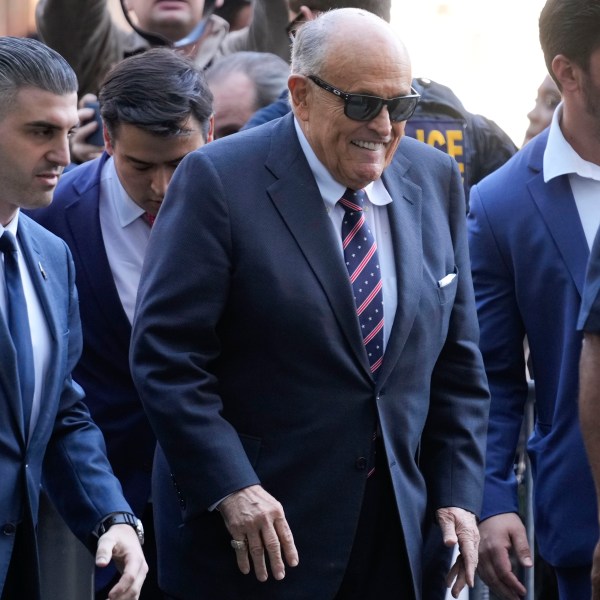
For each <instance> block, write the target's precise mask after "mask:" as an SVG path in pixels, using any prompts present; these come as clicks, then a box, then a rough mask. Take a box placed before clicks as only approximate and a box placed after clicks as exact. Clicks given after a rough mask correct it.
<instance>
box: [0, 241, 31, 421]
mask: <svg viewBox="0 0 600 600" xmlns="http://www.w3.org/2000/svg"><path fill="white" fill-rule="evenodd" d="M0 252H2V253H4V279H5V280H6V292H7V294H6V317H7V319H6V320H7V322H8V329H9V331H10V335H11V337H12V341H13V345H14V347H15V352H16V355H17V367H18V372H19V387H20V389H21V402H22V404H23V417H24V425H25V431H27V430H28V428H29V420H30V418H31V407H32V406H33V392H34V388H35V371H34V364H33V346H32V344H31V331H30V329H29V315H28V314H27V303H26V301H25V292H24V291H23V283H22V282H21V272H20V270H19V260H18V251H17V244H16V240H15V238H14V237H13V235H12V234H11V233H10V232H9V231H6V230H5V231H4V233H3V234H2V236H0Z"/></svg>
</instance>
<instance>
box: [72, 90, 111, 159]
mask: <svg viewBox="0 0 600 600" xmlns="http://www.w3.org/2000/svg"><path fill="white" fill-rule="evenodd" d="M95 100H96V96H94V94H86V95H85V96H83V98H81V100H80V101H79V109H78V110H77V115H78V116H79V123H80V126H79V127H78V128H77V130H76V131H75V133H73V135H72V136H71V138H70V144H69V145H70V150H71V160H72V161H73V162H76V163H84V162H86V161H88V160H92V159H94V158H98V157H99V156H100V155H101V154H102V151H103V150H104V146H93V145H92V144H88V143H87V142H86V139H87V138H88V137H89V136H90V135H92V133H94V131H96V130H97V129H98V124H97V123H96V121H95V120H94V109H93V108H89V107H88V108H86V107H85V106H84V105H85V103H86V102H94V101H95Z"/></svg>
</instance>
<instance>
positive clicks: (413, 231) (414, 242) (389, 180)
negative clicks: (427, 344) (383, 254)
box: [378, 155, 423, 386]
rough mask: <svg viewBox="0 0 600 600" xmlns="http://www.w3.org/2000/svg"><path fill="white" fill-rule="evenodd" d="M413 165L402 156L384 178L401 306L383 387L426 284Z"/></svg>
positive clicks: (386, 359) (384, 367) (387, 355)
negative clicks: (410, 176)
mask: <svg viewBox="0 0 600 600" xmlns="http://www.w3.org/2000/svg"><path fill="white" fill-rule="evenodd" d="M409 166H410V161H409V160H408V159H407V158H406V157H405V156H403V155H398V156H397V158H396V159H395V160H394V161H393V162H392V164H391V165H390V166H389V167H388V168H387V169H386V170H385V172H384V174H383V182H384V184H385V187H386V189H387V191H388V192H389V194H390V196H391V197H392V198H393V202H392V203H391V204H390V205H388V216H389V221H390V228H391V234H392V245H393V249H394V261H395V263H396V281H397V288H398V304H397V308H396V315H395V317H394V322H393V324H392V330H391V332H390V337H389V340H388V344H387V347H386V350H385V354H384V357H383V365H382V367H381V373H380V375H379V378H378V385H379V386H381V385H382V384H383V382H384V381H385V379H386V378H387V377H388V376H389V374H390V373H391V371H392V370H393V368H394V366H395V365H396V363H397V362H398V360H399V358H400V355H401V353H402V350H403V348H404V345H405V343H406V340H407V338H408V335H409V333H410V330H411V328H412V325H413V322H414V320H415V317H416V315H417V310H418V307H419V299H420V296H421V285H422V281H423V240H422V231H421V196H422V194H421V188H420V187H419V186H417V185H416V184H414V183H413V182H412V181H410V180H409V179H408V178H407V177H405V173H406V171H407V169H408V167H409Z"/></svg>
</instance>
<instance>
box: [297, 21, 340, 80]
mask: <svg viewBox="0 0 600 600" xmlns="http://www.w3.org/2000/svg"><path fill="white" fill-rule="evenodd" d="M329 14H331V13H323V14H322V15H320V16H319V17H317V18H316V19H314V20H312V21H308V22H307V23H305V24H304V25H302V27H300V28H299V29H298V32H297V33H296V36H295V37H294V43H293V44H292V60H291V71H292V73H294V74H296V75H313V74H318V73H320V72H321V67H322V66H323V63H324V62H325V57H326V55H327V39H328V38H329V36H330V35H331V34H332V33H333V31H334V29H335V26H334V24H332V23H331V20H330V19H328V18H327V16H328V15H329Z"/></svg>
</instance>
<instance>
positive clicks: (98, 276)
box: [31, 153, 156, 515]
mask: <svg viewBox="0 0 600 600" xmlns="http://www.w3.org/2000/svg"><path fill="white" fill-rule="evenodd" d="M107 159H108V155H107V154H106V153H104V154H103V155H102V156H101V157H100V158H98V159H96V160H93V161H90V162H88V163H85V164H83V165H81V166H79V167H77V168H75V169H73V170H71V171H69V172H68V173H66V174H65V175H63V177H61V180H60V183H59V185H58V187H57V189H56V192H55V194H54V200H53V201H52V204H50V206H48V207H47V208H44V209H39V210H35V211H32V213H31V216H32V217H33V218H34V219H35V220H36V221H37V222H38V223H40V224H41V225H43V226H44V227H46V228H47V229H49V230H50V231H52V232H53V233H55V234H56V235H58V236H59V237H61V238H62V239H63V240H64V241H65V242H66V243H67V245H68V246H69V249H70V250H71V253H72V255H73V260H74V262H75V271H76V284H77V290H78V292H79V299H80V312H81V325H82V329H83V352H82V355H81V359H80V360H79V363H78V364H77V366H76V367H75V369H74V371H73V377H74V378H75V380H76V381H77V382H78V383H79V384H80V385H81V386H82V387H83V389H84V390H85V395H86V397H85V402H86V404H87V405H88V407H89V409H90V412H91V414H92V417H93V418H94V421H95V422H96V423H97V424H98V426H99V427H100V429H101V430H102V432H103V433H104V437H105V439H106V446H107V450H108V458H109V460H110V463H111V465H112V467H113V469H114V472H115V475H117V477H118V478H119V480H120V481H121V484H122V486H123V490H124V493H125V497H126V498H127V501H128V502H129V503H130V504H131V506H132V507H133V509H134V511H135V513H136V514H138V515H141V514H142V513H143V511H144V507H145V505H146V502H147V501H148V498H149V496H150V476H151V471H152V456H153V454H154V447H155V445H156V438H155V437H154V434H153V433H152V430H151V429H150V425H149V423H148V419H147V418H146V415H145V413H144V410H143V408H142V405H141V402H140V399H139V396H138V394H137V392H136V390H135V387H134V385H133V381H132V379H131V375H130V371H129V359H128V355H129V339H130V336H131V325H130V324H129V320H128V319H127V315H126V314H125V311H124V310H123V306H122V304H121V301H120V299H119V295H118V292H117V288H116V286H115V283H114V279H113V276H112V273H111V270H110V265H109V263H108V258H107V256H106V250H105V247H104V239H103V238H102V231H101V228H100V216H99V197H100V176H101V173H102V167H103V166H104V164H105V162H106V160H107Z"/></svg>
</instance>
